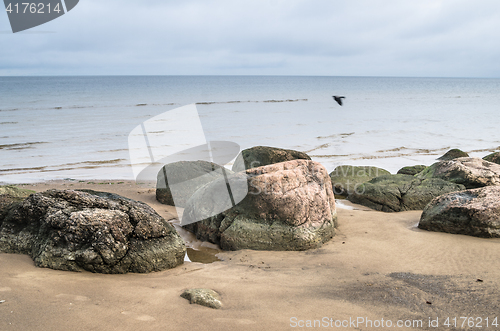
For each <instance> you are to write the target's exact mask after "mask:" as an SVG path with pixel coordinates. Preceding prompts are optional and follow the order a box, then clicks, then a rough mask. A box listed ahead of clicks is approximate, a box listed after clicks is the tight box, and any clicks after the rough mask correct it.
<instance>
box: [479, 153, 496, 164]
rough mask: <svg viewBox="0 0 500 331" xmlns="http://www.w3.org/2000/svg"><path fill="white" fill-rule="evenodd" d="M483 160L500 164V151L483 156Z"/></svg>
mask: <svg viewBox="0 0 500 331" xmlns="http://www.w3.org/2000/svg"><path fill="white" fill-rule="evenodd" d="M483 160H486V161H489V162H493V163H496V164H500V152H496V153H492V154H489V155H486V156H485V157H483Z"/></svg>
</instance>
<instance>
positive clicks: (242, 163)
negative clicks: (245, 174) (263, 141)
mask: <svg viewBox="0 0 500 331" xmlns="http://www.w3.org/2000/svg"><path fill="white" fill-rule="evenodd" d="M292 160H311V158H310V157H309V155H307V154H306V153H303V152H299V151H294V150H291V149H283V148H276V147H267V146H255V147H252V148H248V149H245V150H243V151H241V153H240V154H239V155H238V157H237V158H236V160H235V162H234V164H233V167H232V170H233V171H234V172H238V171H244V170H246V169H251V168H257V167H262V166H265V165H269V164H275V163H280V162H286V161H292Z"/></svg>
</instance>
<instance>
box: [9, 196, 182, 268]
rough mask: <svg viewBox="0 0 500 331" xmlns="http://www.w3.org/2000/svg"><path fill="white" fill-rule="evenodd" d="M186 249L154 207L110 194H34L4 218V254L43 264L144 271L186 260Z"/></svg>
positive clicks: (15, 206)
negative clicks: (14, 254)
mask: <svg viewBox="0 0 500 331" xmlns="http://www.w3.org/2000/svg"><path fill="white" fill-rule="evenodd" d="M185 250H186V248H185V245H184V242H183V240H182V238H181V237H180V236H179V235H178V234H177V232H176V230H175V229H174V227H173V226H172V225H170V224H169V223H168V222H166V221H165V220H164V219H163V218H162V217H161V216H160V215H158V214H157V213H156V212H155V211H154V210H153V209H152V208H151V207H149V206H148V205H146V204H144V203H142V202H138V201H134V200H130V199H127V198H124V197H121V196H118V195H115V194H110V193H104V192H95V191H87V192H83V191H74V190H49V191H46V192H42V193H36V194H33V195H31V196H29V197H28V198H26V199H25V200H24V201H23V202H21V203H18V204H15V205H13V206H11V207H10V208H9V210H8V212H7V213H6V214H5V215H4V216H3V218H2V219H0V252H3V253H21V254H28V255H30V256H31V257H32V258H33V260H34V262H35V265H37V266H39V267H47V268H52V269H57V270H68V271H83V270H87V271H91V272H99V273H126V272H140V273H143V272H151V271H160V270H164V269H168V268H173V267H175V266H177V265H180V264H182V263H183V261H184V255H185Z"/></svg>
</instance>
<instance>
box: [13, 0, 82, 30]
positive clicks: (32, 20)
mask: <svg viewBox="0 0 500 331" xmlns="http://www.w3.org/2000/svg"><path fill="white" fill-rule="evenodd" d="M78 1H79V0H62V1H61V0H39V1H32V2H29V1H26V0H20V1H12V0H4V1H3V2H4V4H5V10H6V12H7V15H8V17H9V21H10V27H11V28H12V32H13V33H16V32H20V31H24V30H28V29H31V28H34V27H35V26H39V25H42V24H45V23H47V22H49V21H52V20H54V19H56V18H58V17H61V16H63V15H64V14H66V13H67V12H69V11H70V10H72V9H73V8H75V6H76V5H77V4H78Z"/></svg>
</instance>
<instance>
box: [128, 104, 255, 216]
mask: <svg viewBox="0 0 500 331" xmlns="http://www.w3.org/2000/svg"><path fill="white" fill-rule="evenodd" d="M128 147H129V154H130V162H131V166H132V171H133V173H134V177H135V180H136V182H143V181H157V188H160V189H163V188H167V187H168V189H169V191H170V193H171V195H172V200H173V202H174V205H175V207H176V209H177V214H178V215H179V218H180V221H181V225H186V224H190V223H195V222H198V221H201V220H203V219H206V218H208V217H211V216H215V215H217V214H220V213H221V212H224V211H226V210H228V209H230V208H232V207H234V206H235V205H236V204H237V203H239V202H240V201H242V200H243V199H244V198H245V196H246V195H247V193H248V185H247V180H246V177H242V176H231V175H230V171H228V170H226V169H225V168H224V165H226V164H228V163H229V162H230V161H232V160H234V159H235V158H236V156H238V154H239V152H240V146H239V145H238V144H236V143H234V142H230V141H207V139H206V137H205V132H204V130H203V127H202V124H201V121H200V116H199V114H198V110H197V109H196V105H194V104H191V105H187V106H184V107H180V108H176V109H173V110H170V111H167V112H164V113H162V114H160V115H157V116H155V117H153V118H150V119H148V120H147V121H145V122H143V123H141V124H140V125H138V126H137V127H136V128H134V129H133V130H132V131H131V132H130V134H129V136H128ZM197 161H205V162H212V163H215V164H217V165H219V166H220V167H214V168H207V169H201V170H200V169H198V168H197V169H195V170H196V171H194V172H195V175H193V171H191V173H190V175H189V176H188V177H189V178H186V173H187V172H190V167H191V166H192V165H193V163H192V162H197ZM168 165H181V166H180V167H179V166H168ZM191 170H192V169H191ZM200 177H203V178H200ZM214 178H218V180H214ZM200 179H201V180H202V181H204V180H205V181H206V182H207V183H208V182H212V183H213V184H214V185H212V191H211V194H209V195H206V196H195V195H193V196H191V197H189V199H190V202H191V203H192V204H194V205H195V206H196V207H197V208H196V209H197V212H196V215H195V216H190V217H184V219H183V217H182V216H181V215H182V209H179V208H178V206H181V205H183V203H182V201H185V199H186V191H192V187H193V186H195V184H194V183H195V182H199V181H200ZM193 199H195V200H193Z"/></svg>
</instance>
